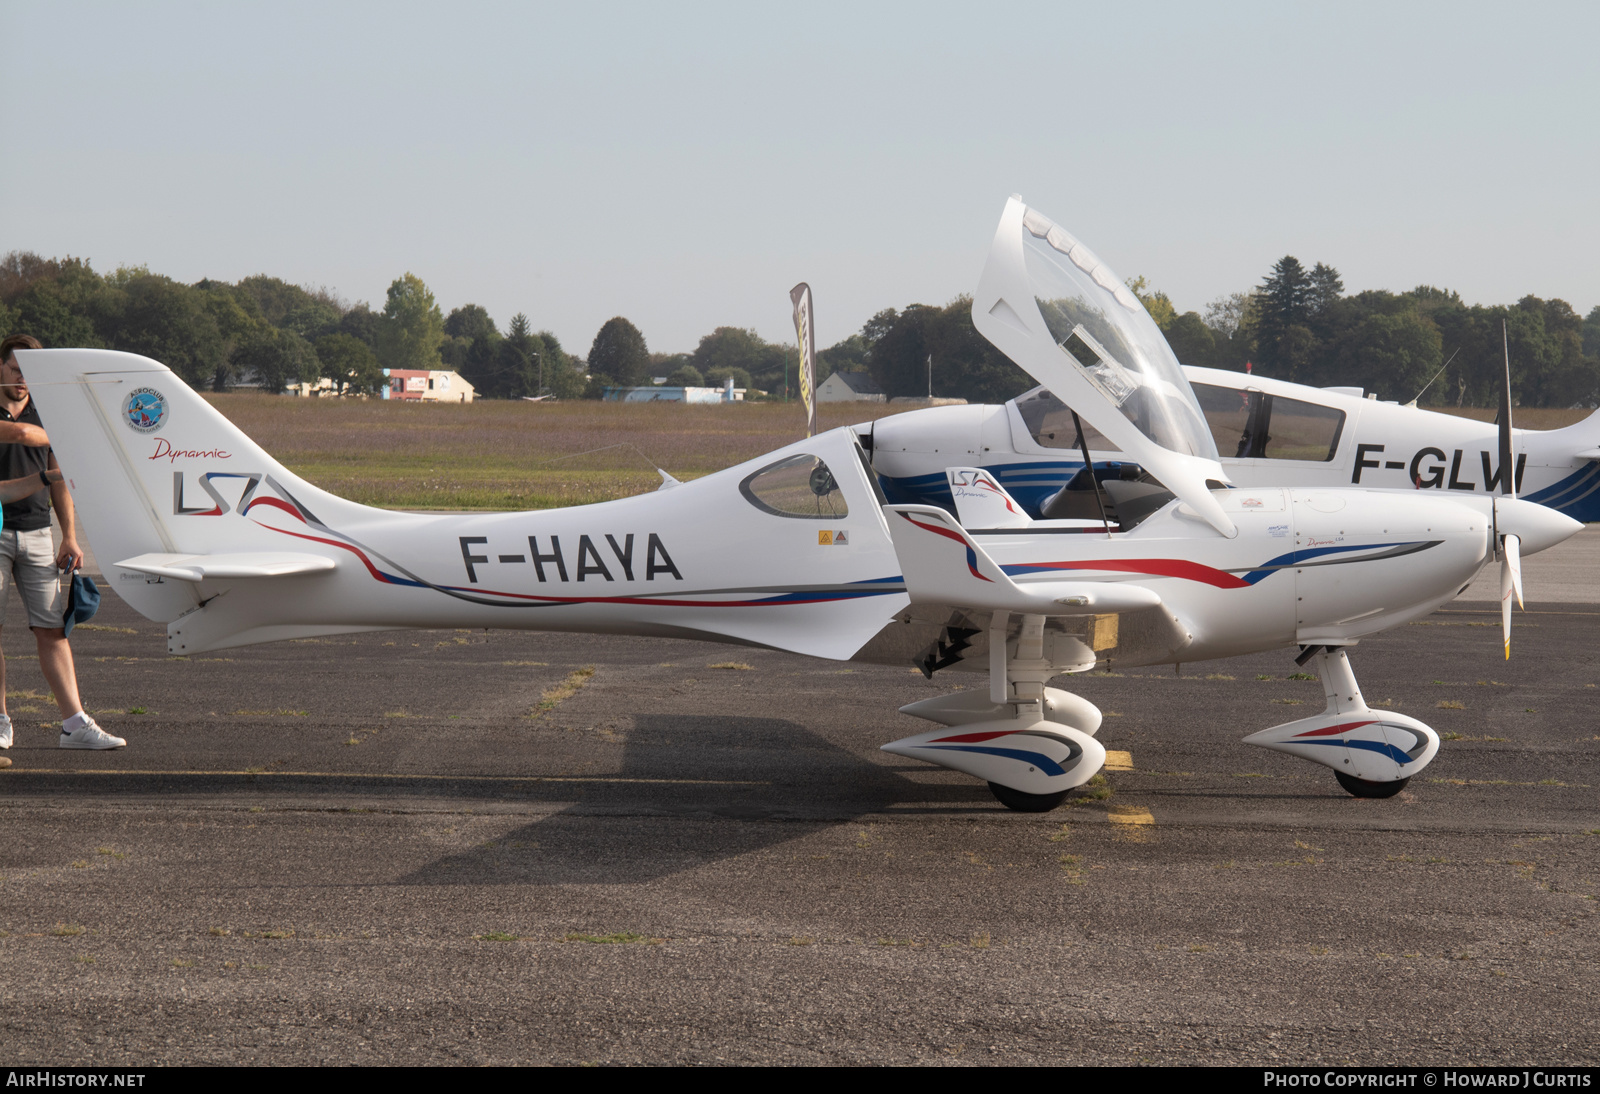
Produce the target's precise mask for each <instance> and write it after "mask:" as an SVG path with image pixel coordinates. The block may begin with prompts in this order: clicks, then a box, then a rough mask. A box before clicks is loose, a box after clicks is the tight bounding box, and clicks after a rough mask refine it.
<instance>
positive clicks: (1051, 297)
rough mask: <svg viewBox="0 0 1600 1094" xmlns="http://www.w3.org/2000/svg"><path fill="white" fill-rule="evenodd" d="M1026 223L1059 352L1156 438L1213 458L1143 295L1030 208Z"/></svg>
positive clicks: (1025, 237) (1030, 266) (1037, 296)
mask: <svg viewBox="0 0 1600 1094" xmlns="http://www.w3.org/2000/svg"><path fill="white" fill-rule="evenodd" d="M1022 228H1023V231H1022V244H1023V248H1022V249H1023V256H1024V260H1025V263H1026V266H1027V271H1028V280H1029V282H1030V285H1031V287H1032V290H1033V296H1034V301H1035V302H1036V303H1037V304H1038V305H1039V311H1040V313H1041V314H1042V315H1043V316H1044V321H1045V326H1046V327H1048V328H1049V331H1050V336H1051V338H1053V339H1054V340H1055V343H1056V345H1057V346H1058V347H1060V349H1061V352H1062V353H1064V354H1066V355H1067V358H1068V360H1069V361H1070V362H1071V363H1072V365H1073V366H1074V367H1076V368H1077V370H1078V371H1079V372H1080V373H1081V374H1082V375H1083V376H1084V377H1085V378H1086V379H1087V380H1088V381H1089V383H1090V384H1091V385H1092V386H1093V387H1094V389H1095V390H1096V391H1098V392H1099V393H1100V395H1101V396H1102V397H1103V398H1105V399H1107V400H1109V401H1110V402H1111V404H1112V405H1113V406H1115V407H1116V408H1117V409H1118V410H1120V411H1122V413H1123V415H1124V416H1125V417H1126V418H1127V419H1128V420H1129V421H1131V422H1132V423H1133V424H1134V425H1136V426H1137V427H1138V428H1139V431H1140V432H1141V433H1143V434H1144V435H1145V436H1146V437H1149V438H1150V439H1151V440H1152V441H1154V442H1155V443H1156V444H1159V445H1161V446H1162V447H1163V448H1166V449H1170V450H1171V451H1173V452H1179V453H1182V454H1183V455H1186V456H1202V457H1205V458H1206V459H1212V460H1214V459H1216V458H1217V448H1216V444H1215V443H1214V442H1213V441H1212V439H1211V431H1210V430H1209V429H1208V428H1207V427H1206V422H1205V417H1204V416H1203V415H1202V414H1201V413H1200V405H1199V403H1197V402H1196V401H1195V397H1194V392H1193V391H1192V390H1190V388H1189V381H1188V380H1187V379H1186V378H1185V377H1184V375H1183V371H1182V370H1181V369H1180V368H1179V367H1178V361H1177V359H1176V358H1175V357H1174V356H1173V355H1172V350H1171V348H1170V347H1169V346H1168V345H1167V340H1166V338H1165V337H1164V336H1163V335H1162V333H1161V328H1160V327H1157V326H1156V324H1155V320H1153V319H1151V318H1150V313H1149V312H1147V311H1145V309H1144V305H1143V304H1141V303H1140V302H1139V298H1138V297H1136V296H1134V295H1133V293H1132V292H1130V291H1129V290H1128V288H1127V286H1125V285H1124V284H1123V283H1122V281H1121V280H1120V279H1118V277H1117V275H1116V274H1114V273H1113V272H1112V271H1111V269H1110V268H1109V267H1108V266H1106V264H1105V263H1103V262H1101V261H1100V260H1099V258H1097V257H1096V256H1095V255H1094V253H1093V252H1091V251H1090V250H1089V249H1088V248H1087V247H1085V246H1084V245H1083V244H1082V243H1079V242H1078V241H1077V240H1076V239H1074V238H1073V237H1072V236H1070V235H1068V234H1067V233H1066V232H1065V231H1063V230H1062V229H1061V228H1059V227H1057V226H1056V225H1055V224H1053V223H1052V222H1051V221H1049V220H1048V219H1046V218H1045V217H1043V216H1041V215H1040V214H1038V213H1036V212H1034V211H1033V210H1032V209H1029V210H1028V211H1027V214H1026V215H1025V216H1024V217H1023V220H1022Z"/></svg>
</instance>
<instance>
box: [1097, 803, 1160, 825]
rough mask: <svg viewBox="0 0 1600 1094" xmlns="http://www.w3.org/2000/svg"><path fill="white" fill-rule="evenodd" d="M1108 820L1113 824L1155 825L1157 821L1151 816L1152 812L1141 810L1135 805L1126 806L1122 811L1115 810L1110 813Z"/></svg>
mask: <svg viewBox="0 0 1600 1094" xmlns="http://www.w3.org/2000/svg"><path fill="white" fill-rule="evenodd" d="M1106 816H1107V819H1108V820H1110V821H1111V823H1112V824H1154V823H1155V822H1156V819H1155V818H1154V817H1152V816H1151V815H1150V810H1148V809H1140V808H1139V807H1138V806H1135V805H1124V806H1122V807H1121V808H1120V809H1116V808H1115V807H1114V808H1113V811H1112V812H1111V813H1108V814H1107V815H1106Z"/></svg>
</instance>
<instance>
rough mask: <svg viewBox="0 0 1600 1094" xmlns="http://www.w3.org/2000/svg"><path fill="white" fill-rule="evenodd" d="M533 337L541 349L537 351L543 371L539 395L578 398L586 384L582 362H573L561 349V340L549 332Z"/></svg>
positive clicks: (545, 331) (541, 332) (544, 331)
mask: <svg viewBox="0 0 1600 1094" xmlns="http://www.w3.org/2000/svg"><path fill="white" fill-rule="evenodd" d="M534 337H535V338H536V339H538V341H539V345H540V346H541V347H542V348H541V349H540V350H539V362H540V365H541V367H542V368H543V370H544V371H543V382H544V390H543V391H542V392H541V394H545V395H553V396H555V397H556V398H557V399H577V398H580V397H581V396H582V395H583V389H584V385H585V384H586V383H587V381H586V380H585V379H584V376H583V368H582V367H581V366H582V362H580V361H576V360H574V359H573V358H572V357H571V356H570V355H569V354H568V353H567V351H566V350H564V349H562V348H561V339H559V338H557V337H556V336H555V335H554V334H553V333H551V332H550V331H547V330H542V331H540V332H539V333H538V334H536V335H534Z"/></svg>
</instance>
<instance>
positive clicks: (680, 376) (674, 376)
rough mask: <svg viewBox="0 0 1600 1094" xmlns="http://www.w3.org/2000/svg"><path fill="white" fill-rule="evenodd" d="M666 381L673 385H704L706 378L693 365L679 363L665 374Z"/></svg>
mask: <svg viewBox="0 0 1600 1094" xmlns="http://www.w3.org/2000/svg"><path fill="white" fill-rule="evenodd" d="M667 383H669V384H671V385H672V386H673V387H704V386H705V383H706V378H705V377H704V376H702V375H701V374H700V370H699V369H697V368H695V367H694V366H693V365H688V364H685V365H679V366H678V367H677V368H675V369H673V370H672V371H671V372H669V373H668V374H667Z"/></svg>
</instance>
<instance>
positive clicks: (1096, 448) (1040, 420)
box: [1017, 387, 1122, 452]
mask: <svg viewBox="0 0 1600 1094" xmlns="http://www.w3.org/2000/svg"><path fill="white" fill-rule="evenodd" d="M1017 412H1018V413H1019V414H1021V415H1022V424H1023V425H1025V426H1027V427H1028V434H1029V435H1030V436H1031V437H1033V441H1034V443H1035V444H1037V445H1038V446H1039V447H1041V448H1065V449H1068V450H1070V451H1073V452H1077V451H1079V449H1080V445H1079V444H1078V431H1077V430H1076V429H1074V428H1073V426H1072V411H1071V410H1069V409H1067V405H1066V404H1065V403H1063V402H1062V401H1061V400H1060V399H1057V398H1056V397H1055V396H1054V395H1053V394H1051V392H1050V389H1049V388H1043V387H1036V388H1034V389H1033V390H1032V391H1030V392H1028V393H1027V394H1025V395H1019V396H1017ZM1078 420H1079V421H1080V422H1081V423H1082V425H1083V431H1084V434H1085V438H1084V439H1085V440H1087V441H1088V442H1089V450H1090V451H1091V452H1120V451H1122V450H1121V449H1120V448H1118V447H1117V446H1116V445H1115V444H1113V443H1112V442H1111V441H1110V440H1108V439H1107V438H1106V436H1105V434H1103V433H1101V432H1100V431H1099V430H1098V429H1096V428H1095V427H1094V426H1092V425H1090V424H1089V423H1088V422H1085V421H1083V419H1082V418H1079V419H1078Z"/></svg>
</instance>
